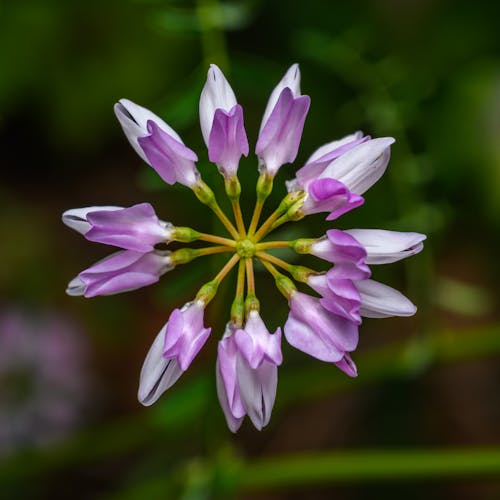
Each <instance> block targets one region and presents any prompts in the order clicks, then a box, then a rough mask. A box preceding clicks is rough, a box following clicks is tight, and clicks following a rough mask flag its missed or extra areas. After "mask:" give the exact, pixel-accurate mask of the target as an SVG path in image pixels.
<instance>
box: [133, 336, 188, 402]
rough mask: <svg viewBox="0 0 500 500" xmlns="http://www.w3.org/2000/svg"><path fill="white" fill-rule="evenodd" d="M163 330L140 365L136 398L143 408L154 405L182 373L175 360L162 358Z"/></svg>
mask: <svg viewBox="0 0 500 500" xmlns="http://www.w3.org/2000/svg"><path fill="white" fill-rule="evenodd" d="M164 344H165V328H162V329H161V331H160V333H159V334H158V335H157V336H156V338H155V340H154V342H153V344H152V345H151V348H150V349H149V352H148V354H147V356H146V359H145V360H144V364H143V365H142V369H141V375H140V378H139V391H138V394H137V398H138V400H139V402H140V403H142V404H143V405H144V406H149V405H152V404H153V403H155V402H156V401H157V400H158V398H159V397H160V396H161V395H162V394H163V393H164V392H165V391H166V390H167V389H169V388H170V387H172V386H173V385H174V384H175V383H176V382H177V380H179V377H180V376H181V375H182V374H183V373H184V372H183V371H182V370H181V368H180V367H179V364H178V363H177V360H176V359H175V358H169V359H165V358H164V357H163V346H164Z"/></svg>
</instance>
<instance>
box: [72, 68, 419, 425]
mask: <svg viewBox="0 0 500 500" xmlns="http://www.w3.org/2000/svg"><path fill="white" fill-rule="evenodd" d="M309 104H310V99H309V97H308V96H304V95H301V92H300V73H299V68H298V65H293V66H292V67H291V68H290V69H289V70H288V71H287V72H286V74H285V76H284V77H283V78H282V80H281V81H280V82H279V83H278V85H277V86H276V87H275V89H274V90H273V92H272V93H271V96H270V98H269V101H268V103H267V107H266V109H265V111H264V116H263V118H262V124H261V127H260V132H259V136H258V140H257V144H256V147H255V153H256V155H257V158H258V165H259V178H258V181H257V188H256V192H257V196H256V204H255V209H254V212H253V215H252V217H251V220H250V223H249V224H248V225H246V224H245V222H244V220H243V216H242V213H241V209H240V204H239V197H240V192H241V185H240V182H239V181H238V177H237V171H238V165H239V161H240V159H241V156H242V155H244V156H247V155H248V152H249V145H248V140H247V136H246V132H245V127H244V122H243V109H242V107H241V105H240V104H238V102H237V100H236V96H235V94H234V92H233V90H232V88H231V86H230V85H229V83H228V81H227V80H226V78H225V76H224V75H223V73H222V72H221V70H220V69H219V68H218V67H217V66H215V65H212V66H211V67H210V69H209V71H208V77H207V81H206V83H205V86H204V88H203V91H202V93H201V97H200V124H201V131H202V135H203V139H204V141H205V143H206V145H207V148H208V157H209V159H210V161H211V162H213V163H215V164H216V165H217V168H218V170H219V172H220V173H221V174H222V176H223V177H224V185H225V191H226V193H227V195H228V197H229V199H230V201H231V205H232V209H233V216H234V219H233V220H234V222H233V221H231V220H230V218H229V217H228V216H227V215H226V214H225V213H224V211H223V210H222V209H221V208H220V206H219V204H218V203H217V200H216V198H215V195H214V193H213V191H212V190H211V189H210V188H209V186H207V184H205V182H204V181H203V180H202V178H201V175H200V173H199V171H198V169H197V167H196V162H197V160H198V157H197V156H196V154H195V153H194V152H193V151H192V150H191V149H189V148H188V147H187V146H186V145H185V144H184V143H183V141H182V139H181V138H180V137H179V135H178V134H177V133H176V132H175V131H174V130H173V129H172V128H171V127H170V126H169V125H168V124H167V123H165V122H164V121H163V120H162V119H161V118H159V117H158V116H156V115H155V114H153V113H152V112H151V111H149V110H147V109H145V108H143V107H141V106H138V105H137V104H134V103H133V102H131V101H128V100H125V99H122V100H121V101H120V102H118V103H117V104H116V105H115V114H116V116H117V118H118V120H119V122H120V124H121V126H122V128H123V131H124V132H125V135H126V137H127V139H128V140H129V142H130V144H131V145H132V147H133V148H134V149H135V150H136V152H137V153H138V154H139V156H140V157H141V158H142V159H143V160H144V161H145V162H146V163H148V164H149V165H150V166H151V167H152V168H153V169H154V170H155V171H156V172H157V173H158V174H159V175H160V177H161V178H162V179H163V180H164V181H165V182H166V183H168V184H174V183H180V184H183V185H184V186H186V187H188V188H190V189H191V190H192V191H193V193H194V195H195V196H196V197H197V198H198V199H199V200H200V201H201V202H202V203H204V204H205V205H206V206H208V207H209V208H210V209H211V210H212V211H213V212H214V213H215V214H216V216H217V217H218V218H219V219H220V220H221V222H222V224H223V225H224V226H225V228H226V230H227V232H228V235H226V236H218V235H213V234H207V233H203V232H200V231H198V230H195V229H192V228H188V227H176V226H174V225H173V224H171V223H170V222H165V221H163V220H161V219H159V218H158V217H157V215H156V214H155V212H154V210H153V208H152V207H151V205H150V204H148V203H141V204H138V205H134V206H132V207H129V208H123V207H116V206H100V207H86V208H79V209H73V210H68V211H67V212H65V213H64V214H63V221H64V223H65V224H67V225H68V226H70V227H71V228H73V229H75V230H76V231H78V232H79V233H81V234H83V235H84V236H85V238H86V239H88V240H90V241H95V242H98V243H103V244H105V245H112V246H115V247H118V248H119V249H120V250H119V251H117V252H116V253H113V254H111V255H110V256H109V257H107V258H105V259H103V260H101V261H99V262H98V263H96V264H94V265H93V266H91V267H89V268H88V269H86V270H85V271H82V272H81V273H80V274H79V275H78V276H77V277H76V278H75V279H73V280H72V281H71V282H70V283H69V286H68V289H67V293H68V294H70V295H83V296H85V297H93V296H96V295H110V294H115V293H119V292H124V291H129V290H135V289H137V288H140V287H143V286H146V285H149V284H151V283H155V282H156V281H158V280H159V279H160V277H161V276H162V275H163V274H164V273H166V272H167V271H169V270H170V269H172V268H174V267H175V266H177V265H181V264H186V263H188V262H190V261H191V260H193V259H195V258H198V257H202V256H206V255H210V254H215V253H228V254H229V255H230V258H229V259H228V261H227V263H226V264H225V265H224V267H223V268H222V269H221V270H220V272H219V273H218V274H217V275H216V276H215V277H214V278H213V279H212V280H210V281H209V282H208V283H205V284H204V285H203V286H202V287H201V288H200V290H199V291H198V293H197V295H196V296H195V297H194V298H193V300H192V301H191V302H189V303H187V304H185V305H184V306H183V307H181V308H179V309H174V311H173V312H172V313H171V314H170V317H169V319H168V321H167V323H166V324H165V326H164V327H163V328H162V329H161V330H160V332H159V334H158V335H157V337H156V339H155V340H154V342H153V345H152V346H151V349H150V350H149V352H148V354H147V356H146V360H145V362H144V365H143V367H142V371H141V375H140V384H139V393H138V397H139V401H140V402H141V403H142V404H144V405H150V404H152V403H154V402H155V401H156V400H157V399H158V398H159V397H160V396H161V395H162V394H163V392H165V391H166V390H167V389H168V388H169V387H170V386H172V385H173V384H174V383H175V382H176V381H177V380H178V379H179V377H180V376H181V375H182V374H183V373H184V372H185V371H186V370H187V369H188V368H189V366H190V364H191V363H192V361H193V359H194V358H195V356H196V355H197V354H198V352H199V351H200V349H201V348H202V347H203V345H204V343H205V342H206V340H207V338H208V336H209V335H210V331H211V329H210V328H206V327H205V326H204V310H205V308H206V306H207V305H208V303H209V302H210V301H211V300H212V299H213V297H214V296H215V294H216V292H217V288H218V286H219V284H220V282H221V281H222V280H223V279H224V278H225V277H226V276H227V275H228V273H229V272H230V271H231V270H232V269H233V268H234V267H236V268H237V270H238V272H237V284H236V294H235V299H234V302H233V304H232V306H231V312H230V320H229V322H228V323H227V326H226V329H225V332H224V334H223V336H222V338H221V340H220V341H219V345H218V356H217V364H216V379H217V393H218V397H219V401H220V404H221V406H222V409H223V411H224V415H225V417H226V420H227V423H228V426H229V428H230V429H231V431H233V432H235V431H236V430H237V429H238V428H239V427H240V425H241V422H242V420H243V418H244V417H245V415H247V416H248V417H249V418H250V420H251V421H252V423H253V424H254V425H255V427H256V428H257V429H259V430H260V429H262V427H264V426H265V425H267V423H268V422H269V419H270V416H271V411H272V408H273V405H274V401H275V397H276V389H277V382H278V366H279V365H280V364H281V363H282V359H283V358H282V352H281V336H282V335H281V329H280V328H278V329H277V330H276V332H274V333H270V332H269V331H268V329H267V327H266V325H265V323H264V322H263V320H262V318H261V316H260V314H259V301H258V299H257V295H256V291H255V280H254V271H253V263H254V260H255V259H258V260H259V261H260V262H261V263H262V264H263V265H264V266H265V268H266V269H267V270H268V271H269V272H270V273H271V274H272V276H273V277H274V279H275V283H276V285H277V288H278V289H279V291H280V292H281V293H282V294H283V295H284V297H285V298H286V299H287V301H288V303H289V306H290V313H289V316H288V320H287V321H286V323H285V325H284V328H283V331H284V335H285V338H286V340H287V341H288V343H289V344H291V345H292V346H294V347H295V348H297V349H299V350H301V351H303V352H305V353H307V354H309V355H311V356H313V357H315V358H318V359H320V360H322V361H326V362H330V363H333V364H335V365H336V366H337V367H338V368H340V369H341V370H342V371H343V372H345V373H346V374H347V375H349V376H351V377H354V376H356V365H355V364H354V362H353V360H352V358H351V353H352V352H353V351H354V350H355V349H356V347H357V344H358V328H359V325H360V323H361V318H362V317H363V316H364V317H371V318H383V317H388V316H410V315H412V314H414V313H415V310H416V308H415V306H414V305H413V304H412V303H411V302H410V301H409V300H408V299H407V298H406V297H404V296H403V295H402V294H401V293H399V292H398V291H396V290H394V289H393V288H391V287H388V286H387V285H384V284H382V283H379V282H377V281H374V280H372V279H370V276H371V271H370V268H369V265H372V264H374V265H376V264H386V263H390V262H395V261H398V260H400V259H403V258H405V257H408V256H410V255H414V254H416V253H417V252H419V251H420V250H422V248H423V243H422V242H423V240H424V239H425V236H424V235H422V234H418V233H400V232H394V231H384V230H379V229H351V230H348V231H341V230H338V229H330V230H329V231H327V233H326V235H324V236H320V237H318V238H300V239H296V240H293V241H269V240H268V239H266V238H267V236H268V234H269V233H271V232H272V231H273V230H274V229H275V228H277V227H279V226H281V225H282V224H284V223H286V222H289V221H298V220H300V219H302V218H304V217H305V216H307V215H310V214H316V213H322V212H324V213H326V214H327V216H326V219H327V220H329V221H330V220H335V219H337V218H338V217H339V216H341V215H342V214H344V213H346V212H348V211H350V210H352V209H353V208H356V207H358V206H360V205H361V204H362V203H363V202H364V199H363V198H362V196H361V195H362V194H363V193H364V192H365V191H366V190H367V189H368V188H370V186H372V185H373V184H374V183H375V182H376V181H377V180H378V179H379V178H380V177H381V176H382V174H383V173H384V171H385V169H386V167H387V164H388V162H389V156H390V147H391V144H392V143H393V142H394V139H392V138H390V137H384V138H378V139H372V138H371V137H369V136H365V135H363V134H362V133H361V132H356V133H355V134H352V135H349V136H346V137H344V138H342V139H340V140H337V141H333V142H330V143H328V144H325V145H324V146H322V147H320V148H319V149H318V150H316V151H315V152H314V153H313V154H312V156H311V157H310V158H309V159H308V160H307V162H306V163H305V165H304V166H302V168H300V169H299V170H298V171H297V173H296V176H295V178H294V179H293V180H291V181H289V182H288V183H287V189H288V194H287V196H286V197H285V198H284V199H283V200H282V201H281V203H280V204H279V206H278V207H277V209H276V210H275V211H274V212H273V213H272V214H271V215H270V217H269V218H268V219H267V220H265V221H264V222H263V223H262V224H260V226H259V222H260V216H261V212H262V208H263V206H264V202H265V200H266V198H267V197H268V196H269V194H270V193H271V191H272V187H273V179H274V177H275V175H276V173H277V172H278V170H279V168H280V167H281V166H282V165H284V164H286V163H292V162H293V161H294V160H295V158H296V156H297V151H298V148H299V143H300V138H301V135H302V129H303V126H304V121H305V118H306V115H307V112H308V110H309ZM172 241H176V242H181V243H190V242H193V241H204V242H207V243H209V244H210V245H209V246H206V247H202V248H189V247H183V248H181V249H179V250H176V251H167V250H160V249H159V248H158V244H165V243H169V242H172ZM275 248H290V249H292V250H294V251H295V252H297V253H299V254H310V255H313V256H315V257H317V258H319V259H323V260H325V261H327V262H329V263H331V264H332V266H331V268H330V269H329V270H328V271H327V272H318V271H315V270H313V269H310V268H306V267H303V266H297V265H291V264H289V263H288V262H286V261H284V260H282V259H279V258H278V257H276V256H275V255H273V253H272V250H273V249H275ZM278 268H280V269H281V270H284V271H285V272H286V273H287V274H288V275H290V276H291V277H292V278H293V280H295V281H298V282H300V283H303V284H305V285H307V286H308V287H310V288H311V289H312V290H313V291H314V292H315V293H316V295H308V294H306V293H303V292H301V291H298V289H297V287H296V286H295V284H294V281H293V280H292V279H290V277H288V276H287V275H285V274H283V273H282V272H280V271H279V270H278ZM245 285H246V286H245Z"/></svg>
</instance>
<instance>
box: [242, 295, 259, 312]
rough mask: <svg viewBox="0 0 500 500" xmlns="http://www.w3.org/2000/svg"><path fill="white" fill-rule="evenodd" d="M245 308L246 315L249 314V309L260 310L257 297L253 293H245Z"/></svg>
mask: <svg viewBox="0 0 500 500" xmlns="http://www.w3.org/2000/svg"><path fill="white" fill-rule="evenodd" d="M245 310H246V314H247V316H248V315H249V314H250V311H259V310H260V303H259V299H258V298H257V297H256V296H255V294H253V293H251V294H249V295H247V299H246V300H245Z"/></svg>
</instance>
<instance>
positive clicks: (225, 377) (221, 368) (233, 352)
mask: <svg viewBox="0 0 500 500" xmlns="http://www.w3.org/2000/svg"><path fill="white" fill-rule="evenodd" d="M235 330H236V328H235V327H234V325H232V324H231V323H228V324H227V325H226V331H225V332H224V336H223V338H222V340H220V341H219V345H218V348H217V364H216V381H217V396H218V398H219V403H220V405H221V408H222V411H223V412H224V416H225V417H226V422H227V426H228V427H229V429H230V430H231V432H236V431H237V430H238V429H239V428H240V426H241V423H242V422H243V418H244V417H245V415H246V411H245V408H243V403H242V402H241V396H240V390H239V388H238V379H237V374H236V362H237V346H236V342H235V340H234V332H235Z"/></svg>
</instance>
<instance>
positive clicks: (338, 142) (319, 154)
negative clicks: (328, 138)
mask: <svg viewBox="0 0 500 500" xmlns="http://www.w3.org/2000/svg"><path fill="white" fill-rule="evenodd" d="M361 137H363V132H361V131H358V132H355V133H354V134H350V135H346V136H345V137H342V139H338V140H336V141H332V142H329V143H328V144H324V145H323V146H321V147H320V148H318V149H317V150H316V151H315V152H314V153H313V154H312V155H311V156H310V158H309V159H308V160H307V161H306V162H305V163H304V165H307V164H308V163H312V162H313V161H316V160H318V159H319V158H321V157H322V156H324V155H326V153H329V152H330V151H333V150H334V149H337V148H340V147H341V146H344V145H345V144H349V143H350V142H352V141H356V140H357V139H361Z"/></svg>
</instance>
